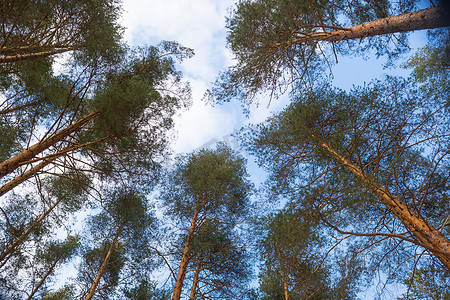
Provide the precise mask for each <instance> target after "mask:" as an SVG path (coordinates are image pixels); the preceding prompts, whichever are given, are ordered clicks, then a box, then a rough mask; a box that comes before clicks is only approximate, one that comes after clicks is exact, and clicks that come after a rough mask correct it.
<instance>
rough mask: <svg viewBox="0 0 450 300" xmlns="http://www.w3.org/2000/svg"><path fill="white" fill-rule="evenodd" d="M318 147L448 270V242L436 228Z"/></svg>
mask: <svg viewBox="0 0 450 300" xmlns="http://www.w3.org/2000/svg"><path fill="white" fill-rule="evenodd" d="M319 146H320V147H321V148H322V149H324V150H325V151H326V152H327V153H328V154H329V155H330V156H332V157H333V159H334V160H335V161H336V162H338V163H339V164H340V165H341V166H343V167H345V168H346V169H347V170H348V171H350V172H351V173H352V174H353V175H355V176H356V177H357V178H358V179H359V180H360V181H361V182H363V183H365V184H367V186H368V187H369V189H370V190H371V191H372V192H373V193H374V194H375V195H376V196H377V198H378V199H379V200H380V202H381V203H383V204H384V205H385V206H386V207H387V208H388V209H389V210H390V211H391V212H392V213H393V214H394V215H395V216H396V217H397V218H398V219H399V220H400V221H401V222H402V223H403V225H404V226H405V227H406V228H407V229H408V231H409V232H411V234H412V235H413V236H414V237H415V238H416V239H417V240H418V241H419V242H420V244H422V245H423V247H424V248H426V249H428V250H430V251H431V252H432V253H433V255H434V256H436V257H437V258H438V259H439V260H440V261H441V262H442V264H444V266H446V267H447V268H448V269H449V270H450V241H449V240H448V239H447V238H446V237H445V236H444V235H443V234H442V232H440V231H439V230H437V229H436V228H434V227H433V226H432V225H431V224H429V223H428V222H427V221H426V220H424V219H423V218H422V217H420V216H419V215H418V214H416V213H415V212H414V211H412V210H411V209H410V208H409V207H408V206H407V205H406V204H405V203H403V202H402V201H401V200H400V199H399V198H398V197H397V196H396V195H394V194H392V193H390V192H389V190H388V189H387V188H385V187H384V186H382V185H380V184H379V183H378V182H375V181H374V180H372V179H371V178H370V177H369V176H367V175H366V174H364V172H363V171H362V170H361V169H360V168H358V167H357V166H356V165H354V164H353V163H351V162H350V161H348V160H347V159H346V158H345V157H343V156H341V155H339V154H338V153H337V152H336V151H335V150H334V149H332V148H331V147H330V146H329V145H328V144H327V143H325V142H323V141H322V142H319Z"/></svg>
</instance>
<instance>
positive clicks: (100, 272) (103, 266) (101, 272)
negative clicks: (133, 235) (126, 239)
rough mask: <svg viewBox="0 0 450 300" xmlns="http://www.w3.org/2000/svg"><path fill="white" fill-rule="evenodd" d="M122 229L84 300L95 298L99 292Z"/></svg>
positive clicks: (121, 227)
mask: <svg viewBox="0 0 450 300" xmlns="http://www.w3.org/2000/svg"><path fill="white" fill-rule="evenodd" d="M122 229H123V226H120V228H119V230H118V231H117V233H116V236H115V237H114V239H113V241H112V242H111V245H110V246H109V249H108V253H106V256H105V259H103V262H102V265H101V266H100V269H99V270H98V272H97V276H95V278H94V281H92V284H91V287H90V288H89V290H88V293H87V295H86V298H84V300H90V299H92V297H93V296H94V294H95V292H96V290H97V286H98V284H99V283H100V279H102V277H103V274H104V273H105V271H106V267H107V266H108V263H109V260H110V258H111V255H112V252H113V250H114V247H115V246H116V244H117V241H118V240H119V236H120V233H121V232H122Z"/></svg>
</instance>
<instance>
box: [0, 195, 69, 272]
mask: <svg viewBox="0 0 450 300" xmlns="http://www.w3.org/2000/svg"><path fill="white" fill-rule="evenodd" d="M62 199H63V198H60V199H59V200H58V201H56V202H55V203H53V205H52V206H50V207H49V209H47V210H46V211H45V212H44V213H43V214H42V215H41V216H40V217H39V218H38V219H37V220H36V221H34V222H33V224H31V226H30V227H28V229H27V230H26V231H25V232H24V233H22V234H21V235H20V236H19V237H18V238H17V239H16V240H15V241H14V242H12V243H11V244H9V246H8V247H7V248H6V249H5V250H4V251H3V253H2V254H0V262H2V261H3V260H4V259H5V258H6V257H7V256H8V255H10V254H11V253H13V251H15V250H16V248H17V247H18V246H19V245H20V244H22V242H23V241H25V240H26V238H27V237H28V236H29V235H30V233H31V232H33V230H34V229H35V228H36V226H38V225H39V224H40V223H41V222H42V221H43V220H44V219H45V218H46V217H47V216H48V215H49V214H50V213H51V212H52V211H53V209H55V207H56V206H57V205H58V204H59V203H60V202H61V201H62ZM3 265H4V263H2V266H3Z"/></svg>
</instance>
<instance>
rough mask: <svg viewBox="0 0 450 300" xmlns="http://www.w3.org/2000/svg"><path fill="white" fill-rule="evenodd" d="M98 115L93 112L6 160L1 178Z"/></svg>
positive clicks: (0, 169)
mask: <svg viewBox="0 0 450 300" xmlns="http://www.w3.org/2000/svg"><path fill="white" fill-rule="evenodd" d="M98 115H100V112H98V111H97V112H92V113H90V114H88V115H86V116H85V117H83V118H81V119H79V120H78V121H77V122H75V123H73V124H71V125H69V126H68V127H66V128H64V129H62V130H60V131H58V132H55V133H54V134H52V135H51V136H49V137H48V138H46V139H44V140H42V141H39V142H37V143H36V144H34V145H32V146H30V147H29V148H28V149H25V150H23V151H22V152H20V153H18V154H16V155H14V156H13V157H11V158H9V159H7V160H5V161H4V162H2V163H0V178H2V177H4V176H5V175H7V174H9V173H11V172H13V171H14V170H15V169H16V168H17V167H18V166H19V165H20V164H21V163H24V162H26V161H28V160H30V159H32V158H33V157H35V156H36V155H38V154H39V153H41V152H42V151H44V150H46V149H48V148H49V147H51V146H53V145H55V144H56V143H57V142H59V141H61V140H63V139H64V138H66V137H67V136H69V135H70V134H72V133H73V132H75V131H77V130H79V129H80V128H81V127H82V126H83V125H85V124H86V123H88V122H89V121H90V120H92V119H94V118H96V117H97V116H98Z"/></svg>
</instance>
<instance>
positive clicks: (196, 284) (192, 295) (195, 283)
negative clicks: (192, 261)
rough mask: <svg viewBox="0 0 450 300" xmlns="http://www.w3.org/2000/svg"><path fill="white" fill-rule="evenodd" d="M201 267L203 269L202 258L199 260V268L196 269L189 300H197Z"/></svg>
mask: <svg viewBox="0 0 450 300" xmlns="http://www.w3.org/2000/svg"><path fill="white" fill-rule="evenodd" d="M201 267H202V258H199V260H198V262H197V268H195V274H194V280H193V282H192V287H191V295H190V296H189V300H194V299H195V294H196V292H197V286H198V278H199V276H200V271H201Z"/></svg>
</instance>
